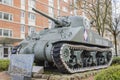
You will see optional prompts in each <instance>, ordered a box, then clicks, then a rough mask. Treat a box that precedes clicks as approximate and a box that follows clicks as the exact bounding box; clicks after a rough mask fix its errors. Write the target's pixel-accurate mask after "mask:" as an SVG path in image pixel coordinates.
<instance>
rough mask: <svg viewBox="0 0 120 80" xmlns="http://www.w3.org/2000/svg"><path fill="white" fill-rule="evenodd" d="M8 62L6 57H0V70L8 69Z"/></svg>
mask: <svg viewBox="0 0 120 80" xmlns="http://www.w3.org/2000/svg"><path fill="white" fill-rule="evenodd" d="M9 63H10V62H9V60H8V59H0V71H4V70H8V66H9Z"/></svg>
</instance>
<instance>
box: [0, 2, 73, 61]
mask: <svg viewBox="0 0 120 80" xmlns="http://www.w3.org/2000/svg"><path fill="white" fill-rule="evenodd" d="M71 2H72V0H0V59H1V58H8V57H9V56H10V55H11V50H12V48H13V46H15V45H16V44H17V43H18V42H20V41H21V40H22V39H24V38H25V37H26V36H27V35H29V34H31V33H32V32H34V31H39V30H42V29H44V28H48V27H51V26H50V25H51V21H50V20H48V19H47V18H45V17H43V16H41V15H39V14H37V13H35V12H34V11H33V10H32V8H36V9H38V10H40V11H42V12H45V13H47V14H49V15H50V16H52V17H57V16H67V15H74V13H73V11H72V10H71V8H70V4H71Z"/></svg>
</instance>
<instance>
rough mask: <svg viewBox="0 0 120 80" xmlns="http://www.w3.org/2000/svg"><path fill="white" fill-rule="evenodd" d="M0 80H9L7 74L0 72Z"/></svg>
mask: <svg viewBox="0 0 120 80" xmlns="http://www.w3.org/2000/svg"><path fill="white" fill-rule="evenodd" d="M0 80H10V76H9V75H8V73H7V72H0Z"/></svg>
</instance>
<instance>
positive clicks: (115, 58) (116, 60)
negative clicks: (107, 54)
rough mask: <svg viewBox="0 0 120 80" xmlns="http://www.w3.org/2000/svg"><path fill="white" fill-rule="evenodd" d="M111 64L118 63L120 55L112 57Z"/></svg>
mask: <svg viewBox="0 0 120 80" xmlns="http://www.w3.org/2000/svg"><path fill="white" fill-rule="evenodd" d="M111 65H120V57H114V58H113V60H112V63H111Z"/></svg>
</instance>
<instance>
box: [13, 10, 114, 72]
mask: <svg viewBox="0 0 120 80" xmlns="http://www.w3.org/2000/svg"><path fill="white" fill-rule="evenodd" d="M33 11H35V12H36V13H38V14H40V15H42V16H44V17H46V18H48V19H50V20H51V21H52V27H51V28H50V29H48V28H45V29H44V30H41V31H39V32H33V33H32V34H31V35H29V36H28V37H27V38H26V39H24V40H23V41H22V42H21V43H20V45H19V46H17V47H16V48H14V49H13V54H14V53H17V52H18V53H19V54H35V62H36V63H39V64H40V65H41V64H42V63H43V62H48V63H53V64H54V65H55V66H56V67H57V68H58V69H59V70H60V71H61V72H63V73H76V72H83V71H87V70H93V69H100V68H106V67H108V66H109V65H110V64H111V61H112V51H111V49H110V48H111V46H112V43H111V42H110V41H108V40H107V39H103V37H101V36H99V35H98V34H96V33H95V32H94V31H92V30H91V29H90V21H89V20H88V19H87V18H86V17H83V16H64V17H58V18H52V17H50V16H48V15H47V14H45V13H43V12H41V11H39V10H37V9H34V8H33Z"/></svg>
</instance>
